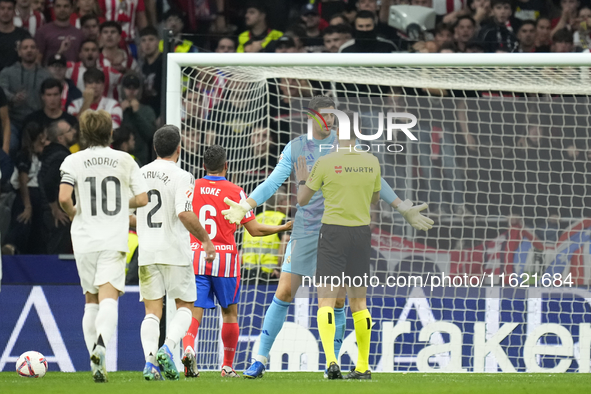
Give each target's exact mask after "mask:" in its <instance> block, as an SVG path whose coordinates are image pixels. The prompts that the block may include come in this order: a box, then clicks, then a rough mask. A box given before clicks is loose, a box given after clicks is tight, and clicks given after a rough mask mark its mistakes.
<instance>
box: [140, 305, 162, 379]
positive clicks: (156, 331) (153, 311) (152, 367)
mask: <svg viewBox="0 0 591 394" xmlns="http://www.w3.org/2000/svg"><path fill="white" fill-rule="evenodd" d="M162 304H163V302H162V298H159V299H157V300H146V299H144V307H145V309H146V316H145V317H144V320H143V321H142V325H141V329H140V337H141V340H142V348H143V350H144V357H145V359H146V366H145V367H144V372H143V375H144V378H145V379H146V380H164V378H163V377H162V373H161V371H160V365H159V364H158V360H157V359H156V354H157V353H158V339H159V338H160V319H161V318H162Z"/></svg>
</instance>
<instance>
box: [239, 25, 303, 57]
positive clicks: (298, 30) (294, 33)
mask: <svg viewBox="0 0 591 394" xmlns="http://www.w3.org/2000/svg"><path fill="white" fill-rule="evenodd" d="M283 35H284V36H289V37H291V38H292V39H293V42H294V43H295V46H296V52H298V53H299V52H301V53H306V47H304V38H305V37H306V29H305V28H304V26H302V25H300V24H297V23H296V24H295V25H292V26H291V27H290V28H289V29H287V30H286V31H285V33H284V34H283ZM282 37H283V36H282ZM276 43H277V40H275V41H271V42H270V43H269V45H267V48H266V49H265V52H274V51H275V44H276ZM247 52H248V50H247Z"/></svg>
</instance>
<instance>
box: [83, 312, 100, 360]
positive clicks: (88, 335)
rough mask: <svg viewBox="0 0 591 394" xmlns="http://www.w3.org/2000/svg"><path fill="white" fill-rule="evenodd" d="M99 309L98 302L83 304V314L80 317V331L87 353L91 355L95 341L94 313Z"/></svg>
mask: <svg viewBox="0 0 591 394" xmlns="http://www.w3.org/2000/svg"><path fill="white" fill-rule="evenodd" d="M98 311H99V306H98V304H86V305H84V316H83V317H82V332H83V333H84V342H85V343H86V348H87V349H88V354H90V355H92V349H93V348H94V344H95V343H96V338H97V335H96V315H97V313H98Z"/></svg>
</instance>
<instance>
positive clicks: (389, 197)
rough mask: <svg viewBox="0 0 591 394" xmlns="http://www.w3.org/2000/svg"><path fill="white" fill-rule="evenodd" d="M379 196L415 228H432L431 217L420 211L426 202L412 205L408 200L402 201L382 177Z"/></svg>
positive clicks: (423, 229) (425, 229)
mask: <svg viewBox="0 0 591 394" xmlns="http://www.w3.org/2000/svg"><path fill="white" fill-rule="evenodd" d="M380 198H381V199H382V200H384V201H386V202H387V203H388V204H390V206H391V207H392V208H394V209H396V210H397V211H398V212H400V214H401V215H402V217H403V218H404V220H406V221H407V222H408V223H409V224H410V225H411V226H413V227H414V228H415V229H416V230H422V231H427V230H430V229H432V228H433V224H434V223H435V222H434V221H433V220H432V219H430V218H428V217H426V216H423V215H421V213H420V212H421V211H422V210H424V209H427V204H424V203H423V204H421V205H417V206H414V207H413V205H412V204H413V203H412V201H410V200H405V201H402V200H401V199H400V198H399V197H398V196H397V195H396V193H394V190H392V188H391V187H390V185H388V182H386V181H385V180H384V178H382V189H381V190H380Z"/></svg>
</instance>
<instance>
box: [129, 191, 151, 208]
mask: <svg viewBox="0 0 591 394" xmlns="http://www.w3.org/2000/svg"><path fill="white" fill-rule="evenodd" d="M148 202H149V200H148V194H147V193H145V192H144V193H140V194H138V195H137V196H133V197H131V198H130V199H129V208H132V209H133V208H140V207H143V206H146V205H148Z"/></svg>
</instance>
